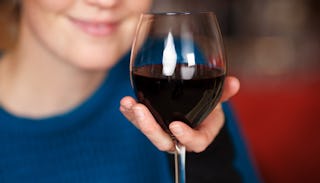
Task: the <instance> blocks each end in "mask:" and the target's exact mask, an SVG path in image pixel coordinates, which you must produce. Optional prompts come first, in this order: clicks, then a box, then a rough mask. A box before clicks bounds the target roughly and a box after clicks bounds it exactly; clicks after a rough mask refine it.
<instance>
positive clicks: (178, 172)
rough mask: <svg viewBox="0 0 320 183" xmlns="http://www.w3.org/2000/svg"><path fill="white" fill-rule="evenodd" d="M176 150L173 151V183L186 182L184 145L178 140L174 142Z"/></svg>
mask: <svg viewBox="0 0 320 183" xmlns="http://www.w3.org/2000/svg"><path fill="white" fill-rule="evenodd" d="M175 146H176V150H175V152H174V164H175V165H174V166H175V183H186V173H185V162H186V147H185V146H183V145H181V144H180V143H179V142H176V143H175Z"/></svg>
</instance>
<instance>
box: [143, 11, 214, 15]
mask: <svg viewBox="0 0 320 183" xmlns="http://www.w3.org/2000/svg"><path fill="white" fill-rule="evenodd" d="M202 14H211V15H214V16H216V14H215V13H214V12H213V11H167V12H165V11H164V12H144V13H141V15H142V16H187V15H202Z"/></svg>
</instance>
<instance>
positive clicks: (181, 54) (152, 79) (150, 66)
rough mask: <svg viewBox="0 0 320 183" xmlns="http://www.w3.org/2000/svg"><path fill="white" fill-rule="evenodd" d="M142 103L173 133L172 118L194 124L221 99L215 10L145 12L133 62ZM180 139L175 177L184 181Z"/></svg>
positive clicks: (222, 68)
mask: <svg viewBox="0 0 320 183" xmlns="http://www.w3.org/2000/svg"><path fill="white" fill-rule="evenodd" d="M130 74H131V82H132V86H133V88H134V91H135V94H136V96H137V98H138V100H139V102H141V103H143V104H144V105H146V106H147V107H148V109H149V110H150V111H151V113H152V114H153V116H154V117H155V119H156V120H157V122H158V123H159V124H160V126H161V127H162V128H163V129H164V130H165V131H166V132H167V133H169V134H171V132H170V130H169V124H170V123H171V122H172V121H182V122H184V123H186V124H188V125H189V126H190V127H192V128H196V127H197V125H198V124H199V123H201V121H202V120H203V119H204V118H205V117H206V116H207V115H208V114H209V113H210V112H211V111H212V109H213V108H214V107H215V106H216V104H217V103H218V102H219V99H220V96H221V93H222V88H223V83H224V78H225V74H226V63H225V56H224V50H223V44H222V38H221V33H220V30H219V26H218V23H217V20H216V17H215V15H214V13H212V12H200V13H186V12H179V13H154V14H152V13H149V14H143V15H141V18H140V22H139V25H138V28H137V32H136V36H135V39H134V43H133V45H132V51H131V60H130ZM171 136H172V138H173V140H174V141H175V143H176V152H175V165H176V166H175V170H176V171H175V173H176V176H175V181H176V183H183V182H185V147H184V146H183V145H181V144H180V143H179V142H178V140H177V139H176V138H175V137H174V136H173V135H172V134H171Z"/></svg>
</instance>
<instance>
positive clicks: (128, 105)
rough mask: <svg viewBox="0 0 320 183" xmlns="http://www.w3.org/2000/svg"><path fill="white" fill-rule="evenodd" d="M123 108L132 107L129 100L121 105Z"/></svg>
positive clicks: (128, 108)
mask: <svg viewBox="0 0 320 183" xmlns="http://www.w3.org/2000/svg"><path fill="white" fill-rule="evenodd" d="M121 106H122V107H123V108H124V109H125V110H127V111H128V110H130V109H131V107H132V103H131V102H126V103H124V104H123V105H121Z"/></svg>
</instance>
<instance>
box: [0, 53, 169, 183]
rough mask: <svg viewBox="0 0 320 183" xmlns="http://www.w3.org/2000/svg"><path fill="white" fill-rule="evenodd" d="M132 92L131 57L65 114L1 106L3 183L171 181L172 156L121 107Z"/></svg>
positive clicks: (0, 176)
mask: <svg viewBox="0 0 320 183" xmlns="http://www.w3.org/2000/svg"><path fill="white" fill-rule="evenodd" d="M132 94H133V92H132V89H131V88H130V80H129V70H128V56H126V57H124V58H123V59H122V61H121V62H119V63H118V64H117V65H116V67H114V68H113V69H112V70H111V71H110V72H109V74H108V77H107V79H106V80H105V81H104V83H103V84H102V86H101V87H100V88H99V89H98V90H97V91H96V92H95V93H94V95H93V96H91V97H90V98H89V99H88V100H86V101H85V102H83V104H82V105H80V106H79V107H78V108H76V109H73V110H72V111H69V112H68V113H66V114H63V115H59V116H54V117H50V118H46V119H38V120H32V119H27V118H22V117H17V116H14V115H12V114H10V113H8V112H7V111H5V110H4V109H1V108H0V182H1V183H16V182H19V183H21V182H23V183H24V182H27V183H29V182H30V183H37V182H45V183H51V182H52V183H67V182H68V183H70V182H72V183H97V182H99V183H100V182H103V183H170V182H172V180H173V178H172V175H171V174H170V171H171V169H170V168H169V162H168V159H167V155H166V154H165V153H163V152H160V151H158V150H157V149H156V148H155V147H154V146H153V145H152V144H151V143H150V142H149V141H148V139H146V138H145V137H144V135H142V133H141V132H139V131H138V130H137V129H136V128H135V127H134V126H133V125H132V124H130V122H128V121H127V120H126V119H125V118H124V117H123V116H122V114H121V113H120V112H119V101H120V99H121V98H122V97H123V96H126V95H132Z"/></svg>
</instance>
